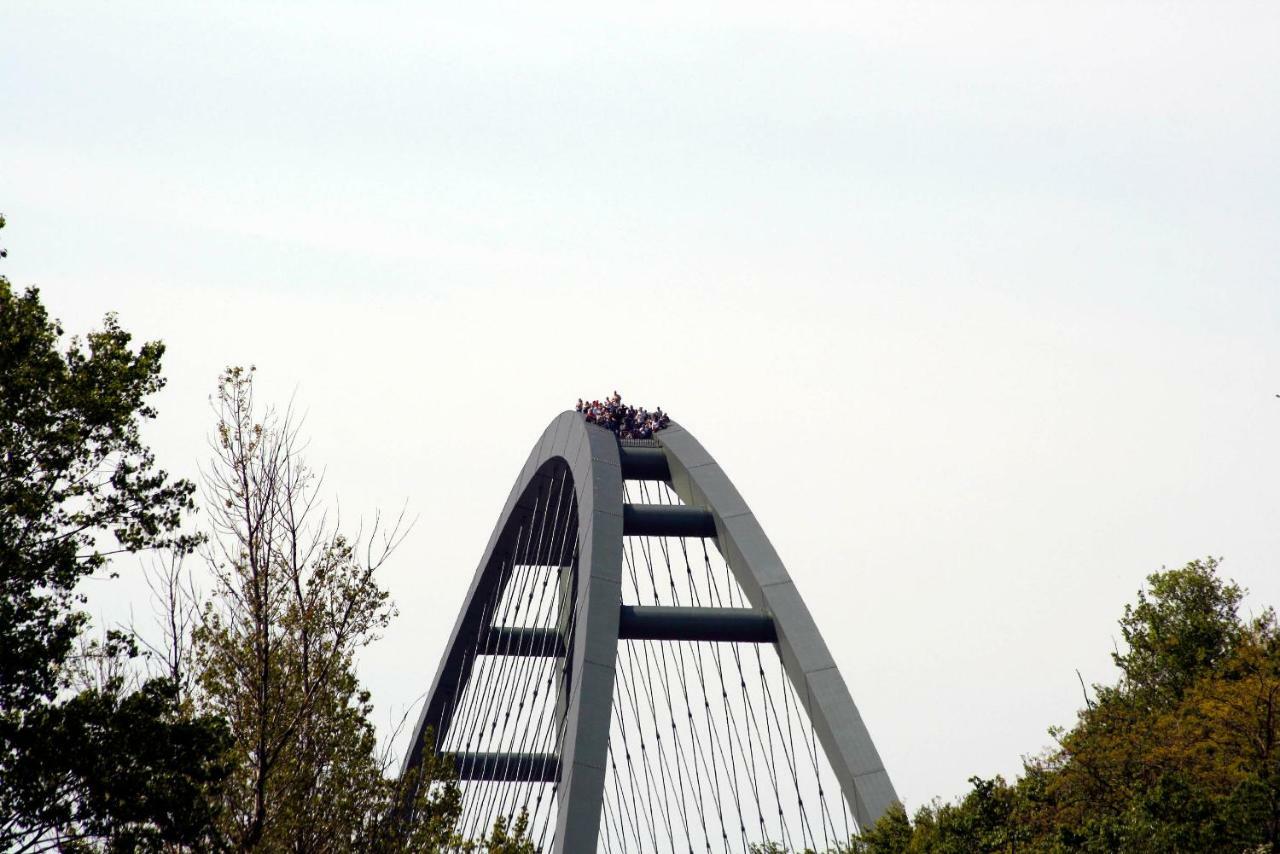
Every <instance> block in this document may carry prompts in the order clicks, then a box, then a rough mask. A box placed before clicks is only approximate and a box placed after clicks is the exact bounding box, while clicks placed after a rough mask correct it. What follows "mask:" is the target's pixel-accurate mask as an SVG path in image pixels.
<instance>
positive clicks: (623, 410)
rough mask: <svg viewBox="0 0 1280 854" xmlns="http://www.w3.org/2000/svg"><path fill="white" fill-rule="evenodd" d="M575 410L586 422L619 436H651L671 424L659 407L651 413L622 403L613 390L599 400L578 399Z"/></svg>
mask: <svg viewBox="0 0 1280 854" xmlns="http://www.w3.org/2000/svg"><path fill="white" fill-rule="evenodd" d="M577 411H578V412H581V413H582V415H583V417H584V418H586V420H587V422H588V423H590V424H598V425H600V426H601V427H604V428H605V429H606V430H612V431H613V432H614V433H616V434H618V438H619V439H652V438H653V434H654V433H657V432H658V431H659V430H661V429H662V428H663V427H666V426H667V425H668V424H670V423H671V418H670V417H669V416H668V415H667V413H665V412H663V411H662V407H661V406H659V407H658V408H657V409H655V410H654V411H653V412H650V411H649V410H647V409H645V408H644V407H640V406H624V405H623V404H622V395H620V394H618V393H617V392H616V391H615V392H614V393H613V396H612V397H606V398H605V399H604V400H603V401H600V400H592V401H585V400H583V399H582V398H578V406H577Z"/></svg>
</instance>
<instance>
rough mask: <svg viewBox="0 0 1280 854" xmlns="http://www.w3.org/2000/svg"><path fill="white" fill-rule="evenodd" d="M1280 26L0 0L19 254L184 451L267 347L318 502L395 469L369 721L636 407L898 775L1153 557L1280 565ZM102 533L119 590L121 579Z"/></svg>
mask: <svg viewBox="0 0 1280 854" xmlns="http://www.w3.org/2000/svg"><path fill="white" fill-rule="evenodd" d="M161 8H163V11H158V10H160V9H161ZM1278 34H1280V6H1277V5H1276V4H1275V3H1257V4H1245V3H1230V2H1213V3H1209V2H1205V3H1195V4H1192V3H1178V2H1158V3H1157V2H1152V3H1139V2H1121V3H1116V2H1108V3H1096V4H1094V3H1081V2H1072V3H1012V2H1010V3H963V4H959V3H955V4H941V3H939V4H919V3H903V2H897V3H879V4H869V3H833V4H807V3H794V2H792V3H773V4H763V5H755V6H752V5H745V4H742V3H724V4H702V5H698V6H694V7H691V6H690V5H689V4H687V3H686V4H647V5H646V6H645V7H644V8H637V7H635V6H634V5H631V6H625V7H624V6H617V7H613V8H612V9H603V8H602V4H599V3H583V4H580V5H572V6H567V5H556V6H548V5H547V4H509V5H504V4H493V3H484V2H472V3H448V4H428V3H412V4H408V3H406V4H396V5H392V4H376V3H359V4H356V3H351V4H345V5H343V4H333V3H318V2H307V3H272V4H263V3H257V2H254V3H248V2H246V3H237V2H221V3H217V4H191V3H187V4H181V3H169V4H163V7H160V6H157V5H156V4H154V3H141V2H115V3H111V4H102V3H70V2H68V3H21V4H20V3H17V2H9V3H6V4H4V10H3V14H2V15H0V102H2V103H3V116H4V120H3V122H0V210H2V211H3V212H4V213H5V214H6V215H7V217H8V219H9V222H10V226H9V228H7V229H6V230H5V232H4V233H3V241H2V242H3V244H4V245H5V246H7V248H8V249H9V252H10V257H9V259H8V260H7V261H6V262H4V265H3V267H2V268H0V269H2V270H3V271H4V273H5V275H7V276H8V277H9V278H10V279H11V280H12V281H13V282H14V284H15V285H19V286H23V285H28V284H38V285H39V286H40V287H41V289H42V292H43V295H44V299H45V302H46V304H47V305H48V306H49V308H50V310H51V312H52V313H53V314H54V315H56V316H58V317H60V318H62V320H63V321H64V322H65V324H66V326H67V328H68V329H69V330H73V331H74V330H78V331H84V330H86V329H88V328H90V327H91V326H93V325H95V324H96V323H98V322H100V319H101V317H102V315H103V314H104V313H105V312H108V311H117V312H119V314H120V317H121V322H122V323H123V325H124V326H125V327H126V328H127V329H129V330H131V331H134V332H135V333H136V334H137V335H138V336H139V337H140V338H147V339H150V338H160V339H163V340H164V341H165V342H166V343H167V344H168V348H169V349H168V353H167V355H166V364H165V373H166V375H167V376H168V378H169V386H168V388H167V389H166V390H165V391H164V393H163V394H162V395H161V396H160V398H159V400H158V404H159V407H160V419H159V420H158V422H156V423H155V425H154V428H153V429H152V430H151V431H150V433H149V436H150V439H151V441H152V442H153V444H154V446H155V448H156V450H157V452H158V454H159V456H160V459H161V461H162V462H163V464H164V465H165V466H167V467H168V468H170V469H171V470H173V471H175V472H178V473H181V474H185V475H188V476H194V475H195V472H196V465H197V463H198V462H199V461H200V460H201V459H202V458H204V457H205V456H206V453H205V451H204V442H205V438H206V436H207V435H208V433H209V430H210V427H211V424H212V420H211V414H210V410H209V406H208V396H209V394H210V392H211V391H212V389H213V386H214V383H215V380H216V377H217V374H218V372H219V370H220V368H222V367H223V366H225V365H227V364H231V363H254V364H256V365H257V366H258V367H259V374H260V378H261V386H262V390H263V395H264V397H266V398H270V399H272V400H275V401H277V402H280V403H284V402H286V401H287V400H288V398H289V396H290V395H291V394H296V400H297V402H298V405H299V406H300V407H301V408H303V409H305V410H306V411H307V413H308V420H307V432H308V433H309V435H310V436H311V438H312V444H311V448H310V453H311V459H312V461H313V462H314V463H316V464H317V465H321V466H324V467H326V468H327V472H328V479H327V487H326V488H327V491H328V494H329V495H330V497H331V498H332V499H333V500H334V501H335V502H340V504H341V508H342V513H343V515H344V517H346V518H347V519H350V520H353V521H354V520H355V519H356V518H357V517H359V516H361V515H363V516H364V517H365V518H366V519H367V518H369V517H371V515H372V514H373V512H374V511H375V510H376V509H377V508H379V507H381V508H384V509H387V510H393V511H394V510H397V509H398V508H399V507H400V506H401V505H402V504H404V503H406V502H407V505H408V508H409V512H410V514H411V515H414V516H416V517H417V518H418V522H417V525H416V527H415V528H414V530H413V533H412V536H411V537H410V539H409V540H408V541H407V542H406V544H405V546H404V547H403V549H402V550H401V551H400V552H399V553H398V555H397V557H396V558H395V559H394V560H393V562H392V563H391V564H390V565H389V566H388V567H387V569H386V574H385V576H384V579H383V580H384V583H385V584H386V585H387V587H389V589H390V590H391V592H392V594H393V595H394V597H395V600H396V601H397V603H398V604H399V606H400V610H401V616H400V618H399V620H398V621H397V622H396V623H395V624H394V625H393V626H392V627H391V629H390V630H389V631H388V632H387V634H386V637H385V639H384V640H382V641H381V642H379V643H378V644H377V645H376V646H374V647H373V648H372V649H371V650H370V651H369V653H368V654H367V655H366V656H365V658H364V660H363V661H362V670H361V673H362V675H363V677H364V678H365V679H366V680H367V682H368V684H369V686H370V687H371V688H372V690H373V692H374V697H375V701H376V702H377V704H378V709H379V720H385V719H386V717H387V716H389V715H398V714H400V713H403V711H404V710H405V709H406V707H408V706H410V705H411V704H413V703H415V702H416V700H417V699H418V698H419V696H420V694H421V693H422V692H423V691H425V690H426V688H427V687H428V685H429V682H430V679H431V677H432V675H433V674H434V671H435V667H436V662H437V659H438V657H439V656H440V654H441V652H442V645H443V643H444V640H445V638H446V636H447V633H448V630H449V628H450V627H451V626H452V622H453V619H454V616H455V613H456V610H457V608H458V606H459V604H460V603H461V601H462V596H463V593H464V591H465V588H466V586H467V584H468V582H469V580H470V578H471V575H472V573H473V572H474V569H475V563H476V561H477V560H478V558H479V557H480V553H481V551H482V549H483V547H484V545H485V542H486V540H487V538H488V535H489V532H490V529H491V527H492V525H493V523H494V521H495V520H496V518H497V514H498V512H499V510H500V509H501V507H502V504H503V501H504V500H505V498H506V495H507V491H508V490H509V488H510V486H511V483H512V481H513V480H514V478H515V476H516V474H517V473H518V471H519V468H520V466H521V464H522V463H523V461H524V459H525V457H526V455H527V454H528V452H529V449H530V447H531V445H532V443H533V442H534V441H535V440H536V439H537V438H538V436H539V434H540V433H541V431H542V429H543V427H544V426H545V425H546V423H547V422H548V421H549V420H550V419H551V418H552V417H553V416H555V415H556V414H557V413H558V412H560V411H561V410H563V409H566V408H569V407H571V406H572V404H573V402H574V401H575V400H576V399H577V398H578V397H579V396H583V395H589V396H603V395H604V394H606V393H608V392H609V391H611V390H613V389H614V388H617V389H618V390H620V391H621V392H622V393H623V394H624V395H625V396H626V398H627V399H628V400H633V401H635V402H638V403H642V404H646V405H649V406H653V405H655V404H661V405H662V406H663V407H664V408H665V409H667V410H668V411H670V412H671V413H672V414H673V415H674V416H675V417H676V418H677V420H679V421H680V422H681V423H682V424H684V425H685V426H686V427H687V428H688V429H689V430H691V431H692V432H693V433H694V434H695V435H696V436H698V437H699V438H700V439H701V440H702V442H703V443H704V444H705V445H706V446H707V447H708V449H709V450H710V451H711V452H712V453H713V454H714V455H715V456H716V457H717V458H718V460H719V461H720V463H721V464H722V465H723V466H724V468H725V470H726V471H727V472H728V474H729V475H730V477H732V478H733V479H734V480H735V482H736V483H737V485H738V487H739V489H740V490H741V492H742V493H743V495H744V496H745V498H746V499H747V501H748V502H749V503H750V504H751V506H752V508H753V509H754V510H755V512H756V515H757V517H758V518H759V520H760V521H761V523H762V525H763V526H764V528H765V530H766V531H767V532H768V534H769V535H770V537H771V538H772V540H773V542H774V545H775V546H776V547H777V549H778V551H779V552H780V554H781V555H782V557H783V559H784V560H785V561H786V562H787V564H788V566H789V569H790V571H791V574H792V576H793V577H794V578H795V580H796V583H797V584H798V586H799V588H800V590H801V593H802V594H803V595H804V596H805V598H806V599H807V601H808V603H809V606H810V608H811V609H812V611H813V612H814V615H815V617H816V619H817V622H818V625H819V627H820V628H821V630H822V631H823V632H824V634H825V636H826V639H827V641H828V643H829V644H830V646H831V647H832V650H833V652H834V654H835V657H836V660H837V661H838V662H839V664H840V666H841V668H842V670H843V672H844V675H845V678H846V680H847V681H848V683H849V685H850V688H851V690H852V693H853V696H854V699H855V700H856V702H857V703H858V705H859V707H860V709H861V710H862V713H863V716H864V718H865V719H866V721H867V722H868V725H869V727H870V730H871V734H872V736H873V738H874V739H875V741H876V743H877V745H878V746H879V748H880V752H881V754H882V756H883V758H884V760H885V763H886V765H887V767H888V769H889V772H890V774H891V775H892V777H893V779H894V782H895V783H896V785H897V788H898V791H899V793H900V794H901V795H902V796H903V797H904V798H905V800H906V801H907V803H908V805H909V806H911V807H915V806H918V805H919V804H920V803H922V802H924V801H926V800H928V799H929V798H931V797H933V796H935V795H938V796H941V797H943V798H950V797H953V796H955V795H956V794H958V793H960V792H961V791H963V790H964V789H965V788H966V782H965V780H966V778H967V777H969V776H970V775H972V774H982V775H990V774H994V773H997V772H1000V773H1004V774H1006V775H1010V774H1013V773H1015V772H1016V771H1017V770H1018V769H1019V767H1020V762H1021V756H1023V755H1025V754H1029V753H1035V752H1037V751H1039V750H1040V749H1042V748H1043V747H1044V746H1046V745H1047V744H1048V743H1049V738H1048V736H1047V735H1046V732H1045V730H1046V728H1047V727H1048V726H1050V725H1051V724H1065V725H1069V724H1070V723H1071V722H1072V720H1073V719H1074V713H1075V709H1076V708H1077V707H1078V706H1080V705H1081V703H1082V698H1081V689H1080V684H1079V682H1078V680H1077V676H1076V670H1077V669H1079V671H1080V673H1081V674H1082V675H1083V678H1084V680H1085V681H1086V682H1095V681H1108V680H1111V679H1113V678H1114V673H1113V670H1112V668H1111V665H1110V659H1109V653H1110V652H1111V650H1112V648H1113V643H1114V642H1115V640H1116V639H1117V637H1118V632H1117V631H1116V627H1115V621H1116V618H1117V617H1118V616H1119V615H1120V612H1121V610H1122V608H1123V605H1124V603H1125V602H1127V601H1129V600H1130V599H1131V598H1132V597H1133V594H1134V592H1135V591H1136V590H1137V589H1138V588H1139V586H1140V585H1141V584H1142V581H1143V578H1144V576H1145V575H1146V574H1148V573H1150V572H1153V571H1155V570H1158V569H1159V568H1160V567H1161V566H1162V565H1165V566H1177V565H1181V564H1182V563H1185V562H1186V561H1188V560H1191V559H1193V558H1196V557H1202V556H1205V555H1210V554H1212V555H1221V556H1223V557H1225V558H1226V563H1225V565H1224V566H1225V571H1226V572H1227V573H1228V574H1229V575H1231V576H1232V577H1234V578H1236V579H1237V580H1239V581H1240V582H1241V583H1242V584H1244V585H1245V586H1247V587H1248V588H1249V589H1250V590H1251V591H1252V593H1251V595H1250V597H1249V599H1248V606H1249V608H1250V609H1252V610H1253V611H1254V612H1256V611H1258V610H1260V609H1262V608H1263V607H1265V606H1267V605H1269V604H1278V603H1280V571H1278V570H1280V525H1277V515H1278V511H1280V452H1278V451H1277V438H1280V400H1278V399H1276V397H1275V394H1276V393H1277V392H1280V335H1278V334H1277V333H1278V331H1280V239H1278V237H1277V235H1280V158H1278V157H1277V156H1276V152H1277V151H1280V63H1277V61H1276V54H1275V51H1276V44H1277V36H1278ZM120 568H121V569H122V570H123V571H124V572H125V575H126V577H125V578H124V579H122V580H120V581H116V582H94V583H92V584H91V586H90V588H89V590H90V592H91V595H92V596H93V607H94V609H95V613H97V614H99V615H100V616H101V618H102V619H104V620H112V619H120V618H121V617H122V615H124V614H126V613H127V607H128V606H127V605H126V604H125V603H127V602H128V601H129V599H130V597H133V598H134V599H135V605H134V607H135V610H138V611H141V610H145V604H144V603H143V602H142V599H141V598H140V597H139V595H138V591H139V589H140V587H141V585H140V583H139V581H138V579H137V572H136V569H135V568H134V567H133V565H132V564H127V565H121V567H120Z"/></svg>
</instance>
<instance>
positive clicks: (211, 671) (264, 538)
mask: <svg viewBox="0 0 1280 854" xmlns="http://www.w3.org/2000/svg"><path fill="white" fill-rule="evenodd" d="M215 409H216V412H217V417H218V421H217V428H216V434H215V437H214V440H213V450H214V456H213V459H212V461H211V463H210V465H209V466H208V468H207V470H206V472H205V487H206V488H205V497H206V505H207V507H208V512H209V516H210V522H211V531H210V538H209V542H208V545H207V547H206V550H205V557H206V562H207V564H208V567H209V570H210V573H211V575H212V578H213V589H212V591H211V594H210V596H209V598H208V600H207V601H206V602H205V603H204V606H203V608H202V611H201V618H200V624H199V626H198V628H197V630H196V634H195V664H196V671H197V674H198V678H197V681H196V686H197V687H196V692H195V695H196V702H197V703H198V705H200V707H202V708H205V709H208V710H209V711H212V712H215V713H217V714H218V715H221V716H224V717H225V718H226V719H227V720H228V721H229V722H230V726H231V731H232V733H233V736H234V755H235V757H236V760H237V761H236V771H235V773H234V774H233V775H232V778H231V780H230V783H229V785H228V786H227V787H226V789H225V790H224V793H225V798H224V804H223V805H224V809H223V812H222V817H223V830H224V832H225V834H226V835H227V836H228V838H230V839H231V840H232V842H233V844H234V846H235V847H236V848H237V849H239V850H244V851H248V850H254V849H261V850H270V851H277V850H289V851H294V852H308V851H326V852H331V851H332V852H337V851H366V850H372V849H378V850H393V849H395V848H403V849H405V850H437V849H439V848H441V847H443V846H445V845H447V844H451V842H454V841H456V840H454V838H453V833H454V824H455V820H456V818H457V815H458V812H459V808H460V800H459V794H458V791H457V786H456V784H452V783H450V782H449V781H448V779H447V776H448V775H447V774H446V773H445V769H444V768H443V767H442V766H440V765H439V763H436V764H429V765H428V776H427V779H425V780H420V781H415V782H418V783H420V785H417V786H415V787H414V793H415V794H414V798H415V802H414V804H413V807H414V808H413V809H411V810H409V815H410V816H411V819H410V820H409V821H408V823H407V824H406V825H404V826H401V827H396V826H395V824H394V822H393V820H392V816H394V815H396V814H403V812H402V811H401V810H399V809H398V808H399V807H400V805H401V804H402V803H403V799H404V798H406V797H408V796H409V795H408V793H407V792H406V791H405V790H404V788H403V787H402V786H401V784H400V783H399V782H398V781H397V780H396V779H395V778H393V777H392V776H390V775H389V774H388V771H389V770H390V768H389V766H390V764H391V762H390V757H387V756H385V755H382V754H380V753H379V750H378V745H377V738H376V734H375V732H374V727H373V724H372V722H371V720H370V718H371V715H372V706H371V704H370V697H369V693H368V692H367V691H366V690H364V688H363V687H362V686H361V685H360V682H359V679H358V678H357V676H356V673H355V656H356V654H357V653H358V652H359V650H361V649H362V648H364V647H365V646H367V645H368V644H369V643H371V642H372V641H373V640H374V639H375V638H376V637H377V635H378V632H379V631H380V630H381V629H382V628H383V627H385V626H386V625H387V622H388V621H389V620H390V619H391V617H392V616H393V614H394V608H393V606H392V604H391V602H390V600H389V599H388V596H387V593H386V591H385V590H383V589H382V587H381V586H380V585H379V583H378V581H377V575H376V573H377V570H378V568H379V567H380V566H381V565H382V564H383V562H384V561H385V560H386V559H387V558H388V556H389V555H390V554H391V553H392V551H393V550H394V548H395V546H396V544H397V543H398V542H399V540H400V524H399V523H398V522H397V523H395V524H393V525H391V526H390V528H389V530H386V531H385V532H384V531H380V529H381V528H382V525H381V524H380V523H379V522H376V521H375V523H374V526H373V531H372V532H371V534H370V535H369V536H368V537H365V538H363V545H361V542H362V538H360V537H358V536H357V537H355V538H348V537H347V536H345V535H344V534H343V533H342V531H341V530H340V527H339V525H338V523H337V522H336V521H334V520H330V519H329V518H328V517H327V516H326V515H325V512H324V509H323V503H322V502H321V501H320V499H319V495H318V492H319V489H320V478H319V475H318V474H317V473H316V472H315V471H314V470H313V469H312V468H311V467H310V466H309V465H308V463H307V462H306V460H305V459H304V457H303V455H302V453H301V443H300V441H299V439H298V429H299V425H298V424H297V422H296V420H295V419H294V418H293V416H292V414H291V413H290V412H285V413H284V414H283V415H278V414H277V413H275V412H274V411H272V410H271V409H270V408H266V407H261V406H260V405H259V404H258V403H257V401H256V400H255V396H254V372H253V370H252V369H249V370H244V369H240V368H230V369H228V370H227V372H226V373H225V374H224V375H223V376H222V378H221V380H220V382H219V385H218V391H217V396H216V398H215Z"/></svg>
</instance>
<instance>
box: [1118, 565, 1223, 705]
mask: <svg viewBox="0 0 1280 854" xmlns="http://www.w3.org/2000/svg"><path fill="white" fill-rule="evenodd" d="M1217 569H1218V561H1217V560H1215V559H1214V558H1207V559H1205V560H1203V561H1200V560H1195V561H1192V562H1191V563H1189V564H1187V565H1186V566H1184V567H1182V568H1181V569H1174V570H1169V571H1167V572H1158V573H1155V574H1154V575H1150V576H1148V577H1147V584H1148V585H1149V586H1150V591H1151V592H1150V595H1148V594H1147V593H1146V592H1145V591H1141V590H1140V591H1138V602H1137V604H1136V605H1126V606H1125V608H1124V616H1123V617H1122V618H1121V619H1120V632H1121V634H1122V635H1123V636H1124V642H1125V646H1126V647H1127V649H1126V650H1125V651H1124V652H1123V653H1120V652H1117V653H1113V655H1112V657H1113V658H1114V659H1115V662H1116V666H1118V667H1119V668H1120V670H1121V672H1122V673H1123V674H1124V683H1123V686H1122V687H1123V690H1124V691H1125V693H1126V694H1128V695H1129V696H1131V697H1133V698H1135V699H1142V700H1145V701H1147V702H1152V703H1157V704H1159V703H1166V704H1167V703H1172V702H1175V701H1177V700H1178V699H1179V698H1180V697H1181V696H1182V694H1183V692H1184V691H1185V690H1186V688H1187V686H1189V685H1190V684H1191V683H1192V682H1194V681H1195V679H1196V678H1197V677H1199V676H1200V675H1201V674H1203V673H1204V672H1206V671H1208V670H1209V669H1211V668H1212V667H1213V666H1214V665H1215V664H1217V663H1218V662H1219V661H1221V660H1222V659H1223V658H1224V657H1225V656H1227V655H1229V654H1230V652H1231V649H1232V645H1233V644H1234V643H1235V641H1236V639H1237V638H1238V637H1239V635H1240V632H1241V626H1240V624H1239V619H1238V616H1237V610H1238V608H1239V605H1240V599H1241V598H1242V597H1243V595H1244V593H1243V591H1242V590H1241V589H1240V588H1239V587H1238V586H1236V585H1235V584H1232V583H1230V582H1224V581H1223V580H1222V579H1220V578H1219V577H1218V576H1217V574H1216V573H1217Z"/></svg>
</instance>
